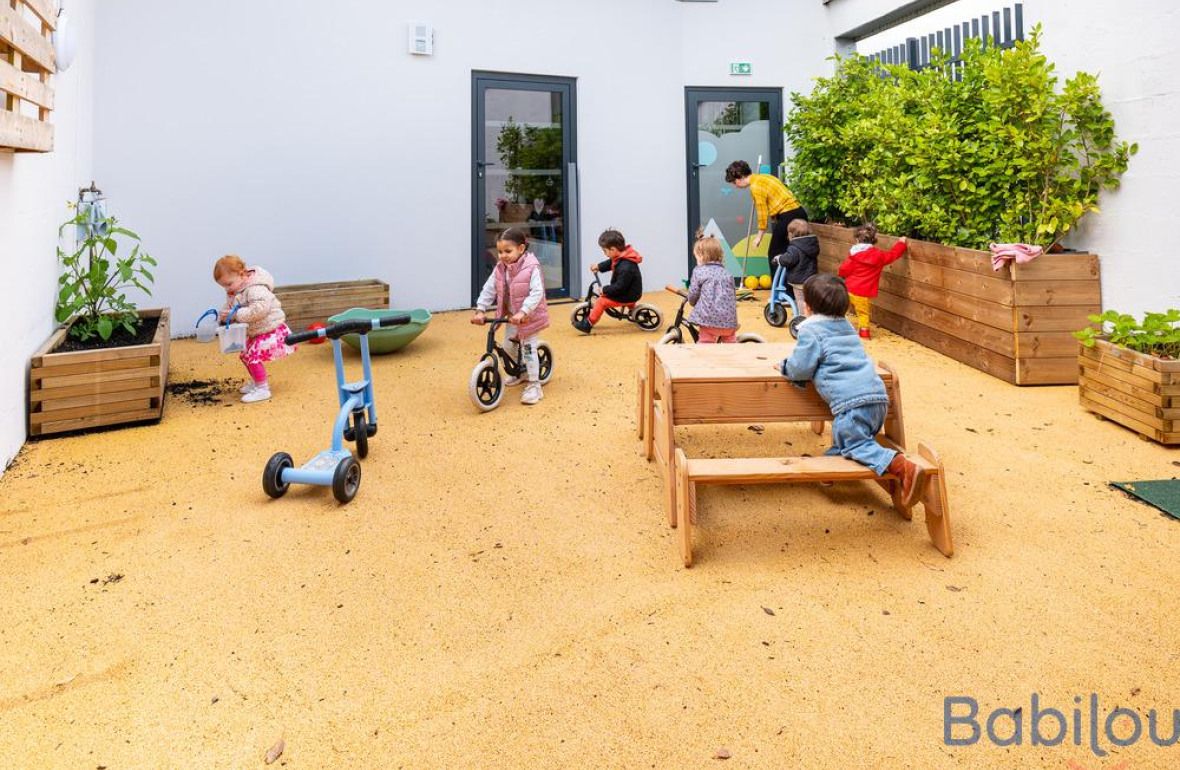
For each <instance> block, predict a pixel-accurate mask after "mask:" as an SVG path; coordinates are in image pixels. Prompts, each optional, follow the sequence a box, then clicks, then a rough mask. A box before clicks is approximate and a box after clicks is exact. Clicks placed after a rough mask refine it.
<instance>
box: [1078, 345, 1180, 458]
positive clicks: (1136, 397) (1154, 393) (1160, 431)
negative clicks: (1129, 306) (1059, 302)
mask: <svg viewBox="0 0 1180 770" xmlns="http://www.w3.org/2000/svg"><path fill="white" fill-rule="evenodd" d="M1078 350H1079V352H1078V359H1077V363H1078V398H1079V400H1080V401H1081V404H1082V406H1083V407H1085V408H1086V409H1089V410H1090V411H1091V412H1093V413H1094V414H1096V415H1098V416H1100V417H1102V418H1104V419H1107V420H1110V421H1111V422H1117V423H1118V424H1119V425H1122V426H1124V427H1127V428H1130V429H1131V430H1133V431H1135V432H1136V433H1138V434H1139V435H1140V436H1142V437H1143V438H1145V439H1150V440H1152V441H1158V442H1159V443H1161V444H1180V361H1165V360H1163V359H1160V358H1156V357H1155V356H1149V355H1146V354H1143V353H1136V352H1135V351H1133V350H1128V349H1127V348H1121V347H1118V346H1117V345H1112V344H1110V343H1109V342H1106V341H1105V340H1098V341H1097V342H1096V343H1095V344H1094V347H1092V348H1087V347H1085V346H1084V345H1083V346H1080V347H1079V348H1078Z"/></svg>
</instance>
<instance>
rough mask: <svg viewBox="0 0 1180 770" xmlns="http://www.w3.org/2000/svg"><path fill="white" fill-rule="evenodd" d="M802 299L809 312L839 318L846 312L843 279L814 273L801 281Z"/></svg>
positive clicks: (846, 291) (846, 304) (846, 296)
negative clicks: (809, 309)
mask: <svg viewBox="0 0 1180 770" xmlns="http://www.w3.org/2000/svg"><path fill="white" fill-rule="evenodd" d="M803 300H804V301H805V302H806V303H807V305H808V307H810V308H811V312H813V313H817V314H819V315H830V316H835V317H837V318H841V317H843V316H844V314H845V313H847V312H848V289H846V288H845V287H844V279H843V278H837V277H836V276H834V275H825V274H823V273H816V274H815V275H813V276H811V277H810V278H808V279H807V280H806V281H804V282H803Z"/></svg>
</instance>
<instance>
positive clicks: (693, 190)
mask: <svg viewBox="0 0 1180 770" xmlns="http://www.w3.org/2000/svg"><path fill="white" fill-rule="evenodd" d="M725 101H733V102H769V103H770V167H771V168H772V169H775V168H778V166H779V164H780V163H782V162H783V132H782V125H783V91H782V89H781V88H728V87H711V86H687V87H686V88H685V89H684V128H685V134H684V135H685V149H686V153H685V154H686V155H687V159H686V168H685V179H686V180H687V183H688V184H687V188H688V232H687V233H686V234H685V235H686V239H687V244H688V250H687V259H688V271H689V273H690V274H691V273H692V269H693V268H694V267H696V260H694V259H693V257H692V244H693V240H694V239H695V237H696V230H697V227H698V226H699V225H700V218H701V194H700V193H701V191H700V173H699V172H698V169H699V168H700V167H701V166H700V156H699V147H700V145H699V143H698V142H699V140H698V139H697V109H698V105H699V104H700V103H701V102H725ZM776 126H777V127H778V130H775V127H776ZM754 172H755V173H757V172H758V169H754Z"/></svg>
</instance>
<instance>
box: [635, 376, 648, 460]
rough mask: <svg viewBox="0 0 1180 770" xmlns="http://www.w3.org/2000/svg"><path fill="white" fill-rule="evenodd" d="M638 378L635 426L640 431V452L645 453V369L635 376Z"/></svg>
mask: <svg viewBox="0 0 1180 770" xmlns="http://www.w3.org/2000/svg"><path fill="white" fill-rule="evenodd" d="M635 380H636V386H637V387H636V393H635V399H636V406H635V428H636V430H637V431H638V432H639V442H640V443H639V452H640V454H643V453H644V445H645V444H646V443H647V404H646V403H645V400H646V398H647V377H646V375H645V374H644V372H643V370H640V372H639V374H638V375H637V376H636V378H635Z"/></svg>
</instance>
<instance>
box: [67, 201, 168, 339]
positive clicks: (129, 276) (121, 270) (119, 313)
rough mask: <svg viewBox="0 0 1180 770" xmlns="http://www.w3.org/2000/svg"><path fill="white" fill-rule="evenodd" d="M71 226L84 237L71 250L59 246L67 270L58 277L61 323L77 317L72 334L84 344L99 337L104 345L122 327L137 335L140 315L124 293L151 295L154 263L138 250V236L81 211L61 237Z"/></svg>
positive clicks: (149, 256)
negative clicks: (74, 248)
mask: <svg viewBox="0 0 1180 770" xmlns="http://www.w3.org/2000/svg"><path fill="white" fill-rule="evenodd" d="M68 228H76V229H77V232H78V233H79V234H80V235H81V234H85V237H84V238H82V239H81V240H79V241H78V244H77V249H76V250H75V251H73V252H67V251H65V250H64V249H62V248H61V246H58V247H57V257H58V259H59V260H61V263H62V267H63V268H64V269H63V271H62V274H61V277H60V278H58V293H57V310H56V313H55V315H56V317H57V322H58V323H67V322H68V321H69V320H70V319H71V318H74V319H75V320H74V323H73V324H72V325H71V326H70V336H71V337H73V338H75V339H77V340H79V341H82V342H85V341H86V340H90V339H93V338H95V337H98V338H100V339H102V340H103V341H104V342H105V341H107V340H109V339H110V338H111V335H112V334H114V333H115V332H116V330H118V329H122V330H123V331H125V332H127V333H128V334H135V333H136V331H137V330H138V329H139V324H140V319H139V314H138V313H137V312H136V307H135V304H134V303H133V302H131V301H130V300H129V299H127V296H126V292H127V291H128V290H129V289H131V288H137V289H139V290H140V291H142V292H144V293H145V294H148V295H150V294H151V290H150V289H149V288H148V284H151V283H154V282H155V277H154V276H153V275H152V273H151V270H149V269H148V268H149V267H155V266H156V260H154V259H152V257H151V255H149V254H148V253H147V252H146V251H143V250H141V249H140V245H139V236H138V235H136V234H135V233H133V232H132V231H130V230H128V229H126V228H124V227H120V226H119V223H118V221H117V220H116V219H115V218H114V217H102V218H100V219H98V220H97V222H95V221H93V220H92V219H91V218H90V217H89V215H88V213H87V212H86V211H84V210H81V209H80V210H78V211H77V213H76V215H75V216H74V217H73V218H72V219H70V220H69V221H67V222H65V223H63V224H62V226H61V227H60V228H59V229H58V238H59V239H60V238H61V237H62V236H63V235H64V234H65V231H66V230H67V229H68ZM120 254H122V256H120Z"/></svg>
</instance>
